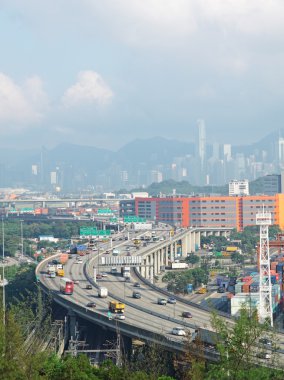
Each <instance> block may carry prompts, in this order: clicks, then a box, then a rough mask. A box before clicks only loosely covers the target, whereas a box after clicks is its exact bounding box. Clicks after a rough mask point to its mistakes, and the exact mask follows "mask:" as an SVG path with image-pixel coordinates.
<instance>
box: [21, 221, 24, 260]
mask: <svg viewBox="0 0 284 380" xmlns="http://www.w3.org/2000/svg"><path fill="white" fill-rule="evenodd" d="M21 255H22V259H23V257H24V236H23V220H21Z"/></svg>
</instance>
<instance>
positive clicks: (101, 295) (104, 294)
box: [98, 286, 108, 298]
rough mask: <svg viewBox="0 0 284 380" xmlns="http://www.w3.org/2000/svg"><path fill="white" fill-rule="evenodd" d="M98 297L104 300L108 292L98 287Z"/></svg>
mask: <svg viewBox="0 0 284 380" xmlns="http://www.w3.org/2000/svg"><path fill="white" fill-rule="evenodd" d="M98 296H99V297H100V298H106V297H107V296H108V290H107V288H105V287H103V286H100V287H99V288H98Z"/></svg>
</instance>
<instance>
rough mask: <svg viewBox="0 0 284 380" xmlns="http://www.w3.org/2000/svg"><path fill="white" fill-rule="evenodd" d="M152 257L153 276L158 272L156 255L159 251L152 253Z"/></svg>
mask: <svg viewBox="0 0 284 380" xmlns="http://www.w3.org/2000/svg"><path fill="white" fill-rule="evenodd" d="M153 255H154V258H153V262H154V276H155V275H156V274H157V273H158V272H159V268H158V266H159V263H158V255H159V250H158V251H156V252H154V253H153Z"/></svg>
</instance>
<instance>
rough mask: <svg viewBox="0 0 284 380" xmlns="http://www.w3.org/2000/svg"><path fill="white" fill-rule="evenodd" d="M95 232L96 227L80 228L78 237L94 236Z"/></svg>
mask: <svg viewBox="0 0 284 380" xmlns="http://www.w3.org/2000/svg"><path fill="white" fill-rule="evenodd" d="M97 231H98V230H97V229H96V227H81V228H80V236H96V235H97Z"/></svg>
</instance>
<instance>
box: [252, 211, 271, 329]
mask: <svg viewBox="0 0 284 380" xmlns="http://www.w3.org/2000/svg"><path fill="white" fill-rule="evenodd" d="M256 224H257V225H258V226H259V239H260V241H259V243H260V244H259V319H260V322H264V321H265V320H268V321H269V323H270V325H271V327H273V314H272V288H271V278H270V255H269V235H268V229H269V226H270V225H271V213H270V212H264V208H263V211H262V213H257V214H256Z"/></svg>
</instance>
